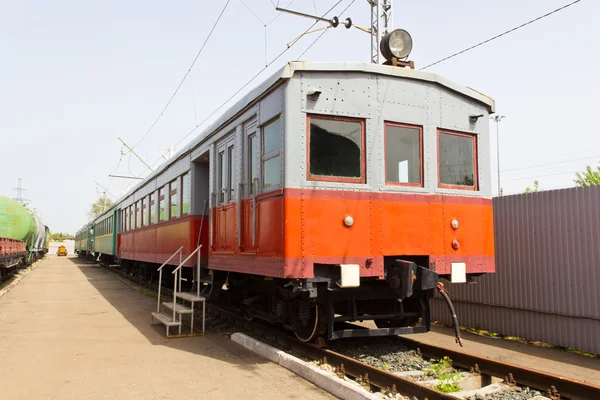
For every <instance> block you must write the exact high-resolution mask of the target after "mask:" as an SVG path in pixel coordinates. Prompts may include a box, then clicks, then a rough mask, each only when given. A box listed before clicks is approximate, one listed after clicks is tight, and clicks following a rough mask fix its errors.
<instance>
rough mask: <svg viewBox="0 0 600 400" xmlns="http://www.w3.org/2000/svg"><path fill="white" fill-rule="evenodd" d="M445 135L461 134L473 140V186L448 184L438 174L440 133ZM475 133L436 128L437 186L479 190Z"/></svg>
mask: <svg viewBox="0 0 600 400" xmlns="http://www.w3.org/2000/svg"><path fill="white" fill-rule="evenodd" d="M442 133H443V134H446V135H454V136H462V137H467V138H470V139H472V140H473V186H464V185H449V184H446V183H442V177H441V174H440V134H442ZM477 144H478V140H477V134H474V133H468V132H460V131H454V130H451V129H443V128H438V129H437V134H436V150H437V166H436V170H437V183H438V187H439V188H443V189H456V190H469V191H473V192H477V191H479V162H478V158H477V155H478V152H477Z"/></svg>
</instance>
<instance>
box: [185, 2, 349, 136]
mask: <svg viewBox="0 0 600 400" xmlns="http://www.w3.org/2000/svg"><path fill="white" fill-rule="evenodd" d="M354 1H355V0H353V1H352V3H354ZM341 2H342V0H339V1H338V2H337V3H335V4H334V5H333V7H331V8H330V9H329V10H327V12H325V13H324V14H323V16H322V17H321V18H325V15H327V14H329V13H330V12H331V11H332V10H333V9H334V8H336V7H337V6H338V5H339V4H340V3H341ZM319 22H320V21H319V20H317V21H315V22H314V23H313V24H312V25H311V26H310V27H309V28H308V29H307V30H306V31H305V32H304V33H303V35H305V34H306V33H307V32H308V31H310V30H311V29H312V28H313V27H314V26H315V25H316V24H317V23H319ZM317 40H318V38H317ZM296 43H298V40H296V41H295V42H293V43H292V44H291V45H290V46H289V47H287V48H286V49H285V50H283V51H282V52H281V53H279V55H278V56H277V57H275V58H274V59H272V60H271V61H270V62H269V63H268V64H267V65H266V66H265V67H264V68H262V69H261V70H260V71H258V73H257V74H256V75H254V76H253V77H252V78H250V80H249V81H248V82H246V83H245V84H244V85H243V86H242V87H241V88H239V89H238V90H237V91H236V92H235V93H234V94H233V95H231V96H230V97H229V98H228V99H227V100H225V102H223V104H221V105H220V106H219V107H218V108H217V109H215V110H214V111H213V112H212V113H210V115H209V116H208V117H206V118H204V119H203V120H202V121H201V122H200V123H199V124H196V126H195V127H194V128H193V129H192V130H190V131H189V132H188V133H187V134H186V135H185V136H184V137H183V138H181V140H179V142H177V143H176V144H175V147H177V146H178V145H179V144H180V143H181V142H183V141H184V140H185V139H186V138H187V137H188V136H190V135H191V134H192V133H193V132H195V131H196V129H198V128H199V127H200V126H201V125H202V124H204V123H205V122H206V121H208V120H209V119H210V118H211V117H212V116H213V115H215V114H216V113H217V111H219V110H220V109H221V108H223V107H224V106H225V105H226V104H227V103H228V102H229V101H230V100H231V99H233V98H234V97H235V96H237V95H238V94H239V93H240V92H241V91H242V90H244V89H245V88H246V86H248V85H249V84H250V83H251V82H252V81H253V80H254V79H256V78H257V77H258V76H259V75H260V74H261V73H262V72H263V71H264V70H266V69H267V68H268V67H269V66H270V65H271V64H273V63H274V62H275V61H277V60H278V59H279V58H280V57H281V56H282V55H284V54H285V53H287V51H288V50H289V49H291V48H292V46H294V44H296ZM313 44H314V42H313ZM311 46H312V44H311Z"/></svg>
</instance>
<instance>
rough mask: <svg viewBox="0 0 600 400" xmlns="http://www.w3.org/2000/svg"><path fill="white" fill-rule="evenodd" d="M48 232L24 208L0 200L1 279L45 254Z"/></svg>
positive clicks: (11, 201) (17, 204)
mask: <svg viewBox="0 0 600 400" xmlns="http://www.w3.org/2000/svg"><path fill="white" fill-rule="evenodd" d="M49 234H50V232H49V229H48V227H47V226H45V225H44V224H42V222H41V220H40V219H39V217H38V216H37V215H36V214H35V213H34V212H32V211H30V210H29V209H27V208H26V207H25V206H24V205H22V204H21V203H19V202H18V201H16V200H13V199H11V198H8V197H0V277H2V278H4V277H6V276H7V275H8V273H9V271H10V269H11V268H15V267H19V266H23V265H28V264H31V263H32V262H34V261H35V260H37V259H40V258H42V257H43V256H44V255H45V254H46V253H47V252H48V239H49Z"/></svg>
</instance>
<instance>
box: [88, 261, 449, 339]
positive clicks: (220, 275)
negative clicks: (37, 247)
mask: <svg viewBox="0 0 600 400" xmlns="http://www.w3.org/2000/svg"><path fill="white" fill-rule="evenodd" d="M100 258H101V260H96V261H100V262H102V263H103V264H104V263H105V262H103V261H104V260H103V259H102V257H100ZM116 261H117V262H119V264H120V267H121V269H123V270H125V271H126V272H127V273H128V274H129V275H131V276H135V277H136V278H138V279H142V280H145V281H148V282H153V283H158V273H157V272H156V266H155V265H154V264H150V263H139V262H133V261H129V260H118V259H117V260H116ZM170 267H171V266H166V267H165V269H166V271H165V272H167V271H169V269H170ZM328 267H330V266H315V275H317V277H316V278H312V279H295V280H294V279H279V278H269V277H264V276H259V275H249V274H242V273H234V272H226V271H218V270H209V269H208V268H207V266H204V267H203V268H201V295H202V296H204V297H206V298H207V300H208V301H209V302H211V303H217V304H224V305H227V306H229V307H233V308H235V309H236V310H238V312H240V313H241V314H243V315H244V316H245V317H246V318H247V319H248V320H252V319H258V320H262V321H265V322H267V323H270V324H275V325H278V326H280V327H282V328H284V329H286V330H288V331H291V332H293V334H294V335H295V336H296V337H297V338H298V339H299V340H300V341H303V342H317V343H319V342H321V343H323V342H324V341H331V340H337V339H342V338H350V337H367V336H391V335H401V334H413V333H425V332H428V331H429V330H430V312H429V299H430V298H432V297H433V296H434V294H435V291H436V289H437V290H440V289H441V290H440V291H441V293H442V294H444V291H443V285H441V283H439V277H438V274H437V273H436V272H434V271H432V270H430V269H428V268H425V267H421V266H419V265H417V263H415V262H413V261H406V260H395V261H394V262H393V263H391V264H390V265H387V266H386V276H385V279H384V280H378V279H375V278H362V279H361V281H360V286H358V287H352V288H347V287H346V288H342V287H340V286H339V280H338V279H336V276H335V275H331V274H327V273H323V271H326V270H327V268H328ZM195 270H196V269H195V268H186V269H185V270H184V278H185V280H184V282H183V283H182V285H183V287H184V290H188V291H190V292H194V291H195V290H196V287H195V282H196V279H195V276H194V275H195V274H194V272H195ZM162 282H163V286H164V287H165V288H171V287H172V286H173V281H172V279H171V274H169V273H165V274H164V275H163V281H162ZM440 286H441V287H440ZM444 297H445V299H446V300H447V302H448V305H449V308H450V310H451V312H452V314H453V319H454V320H456V316H455V315H454V314H455V313H454V310H453V308H452V305H451V303H450V300H449V299H448V298H447V296H444ZM455 326H456V328H455V332H456V334H457V342H459V343H460V339H459V337H460V335H459V333H458V323H457V322H456V321H455Z"/></svg>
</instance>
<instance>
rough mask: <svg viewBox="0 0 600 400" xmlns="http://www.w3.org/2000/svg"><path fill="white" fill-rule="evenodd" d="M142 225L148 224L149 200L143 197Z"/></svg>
mask: <svg viewBox="0 0 600 400" xmlns="http://www.w3.org/2000/svg"><path fill="white" fill-rule="evenodd" d="M142 226H148V200H147V199H146V197H145V196H144V197H143V198H142Z"/></svg>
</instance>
